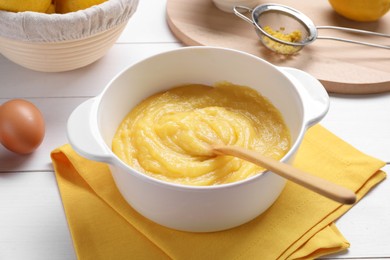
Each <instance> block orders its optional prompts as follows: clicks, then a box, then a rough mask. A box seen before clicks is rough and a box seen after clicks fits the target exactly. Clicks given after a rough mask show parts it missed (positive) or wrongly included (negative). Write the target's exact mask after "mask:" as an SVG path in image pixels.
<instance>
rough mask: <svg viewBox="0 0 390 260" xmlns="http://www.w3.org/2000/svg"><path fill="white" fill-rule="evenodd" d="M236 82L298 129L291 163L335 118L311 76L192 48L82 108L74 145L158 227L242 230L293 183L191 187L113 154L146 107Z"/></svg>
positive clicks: (128, 72) (119, 82) (118, 80)
mask: <svg viewBox="0 0 390 260" xmlns="http://www.w3.org/2000/svg"><path fill="white" fill-rule="evenodd" d="M219 81H228V82H231V83H234V84H238V85H244V86H249V87H252V88H254V89H256V90H257V91H259V92H260V93H261V94H262V95H264V96H265V97H267V98H268V99H269V100H270V101H271V102H272V103H273V104H274V105H275V106H276V107H277V108H278V109H279V110H280V112H281V113H282V115H283V117H284V119H285V121H286V124H287V126H288V127H289V129H290V133H291V141H292V147H291V149H290V150H289V152H288V153H287V154H286V156H285V157H284V158H283V159H282V161H284V162H291V161H292V159H293V157H294V154H295V152H296V151H297V149H298V147H299V145H300V143H301V141H302V138H303V135H304V133H305V131H306V129H307V128H308V127H309V126H311V125H312V124H315V123H316V122H318V121H319V120H320V119H322V117H323V116H324V115H325V114H326V113H327V111H328V108H329V97H328V95H327V92H326V91H325V89H324V88H323V86H322V85H321V83H320V82H319V81H318V80H316V79H315V78H313V77H312V76H310V75H308V74H307V73H305V72H303V71H300V70H297V69H291V68H280V67H276V66H274V65H272V64H270V63H268V62H266V61H264V60H262V59H260V58H258V57H255V56H253V55H250V54H247V53H244V52H240V51H235V50H230V49H224V48H215V47H186V48H180V49H176V50H173V51H169V52H165V53H161V54H158V55H155V56H152V57H150V58H147V59H145V60H143V61H141V62H138V63H136V64H134V65H131V66H130V67H128V68H127V69H125V70H124V71H123V72H121V73H120V74H119V75H118V76H116V77H115V78H114V79H113V80H112V81H111V82H110V83H109V84H108V85H107V86H106V88H105V90H104V91H103V92H102V93H101V94H100V95H98V96H97V97H95V98H92V99H89V100H87V101H86V102H84V103H82V104H81V105H80V106H78V107H77V108H76V109H75V110H74V111H73V113H72V114H71V116H70V118H69V120H68V129H67V133H68V139H69V141H70V144H71V145H72V147H73V148H74V149H75V151H76V152H78V153H79V154H80V155H82V156H85V157H86V158H89V159H91V160H96V161H102V162H106V163H108V164H109V166H110V169H111V172H112V175H113V178H114V180H115V183H116V185H117V187H118V189H119V191H120V192H121V194H122V195H123V197H124V198H125V199H126V201H127V202H128V203H129V204H130V205H131V206H132V207H133V208H134V209H135V210H137V211H138V212H139V213H141V214H142V215H144V216H145V217H147V218H149V219H150V220H152V221H154V222H156V223H159V224H161V225H163V226H166V227H170V228H173V229H178V230H184V231H193V232H209V231H219V230H224V229H228V228H232V227H236V226H239V225H241V224H243V223H246V222H248V221H250V220H252V219H253V218H255V217H257V216H258V215H260V214H261V213H263V212H264V211H265V210H267V209H268V207H269V206H271V205H272V204H273V203H274V201H275V200H276V199H277V198H278V196H279V194H280V193H281V191H282V190H283V187H284V185H285V179H283V178H281V177H279V176H278V175H276V174H274V173H272V172H270V171H266V172H264V173H262V174H259V175H257V176H254V177H252V178H249V179H246V180H243V181H239V182H235V183H231V184H223V185H219V186H207V187H195V186H184V185H178V184H173V183H168V182H164V181H161V180H157V179H154V178H152V177H149V176H147V175H145V174H143V173H141V172H138V171H136V170H134V169H132V168H131V167H130V166H128V165H126V164H125V163H124V162H123V161H121V160H120V159H119V158H118V157H117V156H116V155H115V154H114V153H113V152H112V150H111V143H112V139H113V136H114V134H115V132H116V130H117V128H118V127H119V124H120V123H121V121H122V120H123V119H124V117H125V116H126V114H127V113H128V112H129V111H130V110H131V109H132V108H133V107H135V106H136V105H137V104H138V103H139V102H140V101H142V100H144V99H145V98H147V97H149V96H151V95H153V94H155V93H157V92H161V91H163V90H167V89H169V88H172V87H174V86H178V85H182V84H186V83H200V84H207V85H213V84H214V83H215V82H219Z"/></svg>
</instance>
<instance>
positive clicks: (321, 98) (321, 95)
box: [68, 46, 329, 192]
mask: <svg viewBox="0 0 390 260" xmlns="http://www.w3.org/2000/svg"><path fill="white" fill-rule="evenodd" d="M193 49H218V50H225V51H233V52H237V53H240V54H241V55H246V56H250V57H252V58H255V59H258V60H259V61H261V62H263V63H265V64H267V65H268V66H271V67H272V68H274V69H276V70H278V71H279V72H280V76H281V77H285V78H286V79H287V80H288V81H292V84H293V85H294V86H299V88H304V87H305V86H303V85H305V84H301V83H307V84H314V85H315V86H314V88H313V89H311V90H308V89H306V93H304V94H303V95H304V96H303V97H302V89H301V90H300V92H301V94H299V93H297V95H298V96H300V97H301V99H300V103H301V106H302V109H303V112H304V113H305V112H307V110H308V109H307V108H308V107H309V106H312V105H313V104H315V105H317V109H314V110H315V112H314V113H315V114H314V115H312V116H310V117H309V118H308V119H307V120H306V121H305V120H304V121H303V122H302V123H301V127H300V131H299V134H298V136H297V138H296V140H295V142H294V143H293V144H292V146H291V147H290V150H289V151H288V152H287V154H286V155H285V156H284V157H283V158H282V159H281V161H282V162H285V161H288V159H290V157H291V156H293V155H294V153H295V152H296V151H297V149H298V147H299V146H300V144H301V142H302V139H303V137H304V134H305V132H306V130H307V129H308V128H309V127H310V126H311V125H313V124H315V123H317V122H319V121H320V120H321V119H322V118H323V117H324V116H325V115H326V113H327V111H328V109H329V96H328V94H327V92H326V91H325V89H324V88H323V86H322V85H321V83H320V82H319V81H318V80H316V79H315V78H314V77H312V76H310V75H309V74H307V73H305V72H303V71H300V70H297V69H293V68H284V67H277V66H275V65H273V64H271V63H269V62H268V61H265V60H263V59H261V58H258V57H256V56H254V55H251V54H249V53H246V52H242V51H238V50H233V49H229V48H221V47H206V46H192V47H183V48H179V49H174V50H170V51H166V52H163V53H159V54H156V55H152V56H150V57H148V58H146V59H143V60H141V61H139V62H136V63H133V64H131V65H129V66H128V67H126V68H125V69H123V70H122V71H121V72H120V73H118V74H117V75H116V76H115V77H114V78H113V79H112V80H111V81H110V82H109V83H108V84H107V85H106V87H105V89H104V90H103V91H102V92H101V93H100V94H99V95H98V96H96V97H95V98H91V99H89V100H87V101H86V102H84V103H83V104H81V105H80V106H79V107H78V108H76V110H75V111H73V113H72V115H71V116H70V118H69V121H68V140H69V141H70V143H71V145H72V147H73V148H74V149H75V151H76V152H77V153H79V154H80V155H82V156H85V157H87V158H88V159H92V160H96V161H101V162H106V163H108V164H110V165H115V166H119V167H120V168H122V169H124V170H125V171H127V172H126V173H127V174H134V177H137V178H139V179H142V180H143V181H147V182H148V183H152V184H155V185H159V186H164V187H166V188H171V189H176V190H187V191H189V190H191V191H195V192H196V191H198V192H202V191H210V190H220V189H229V188H232V187H237V186H241V185H246V184H249V183H251V182H252V181H254V180H257V179H261V178H265V176H267V175H269V174H274V173H272V172H271V171H268V170H266V171H264V172H263V173H261V174H258V175H255V176H252V177H250V178H247V179H244V180H241V181H237V182H232V183H227V184H220V185H214V186H190V185H182V184H176V183H172V182H167V181H163V180H159V179H156V178H153V177H151V176H148V175H146V174H144V173H142V172H139V171H137V170H136V169H134V168H132V167H130V166H129V165H127V164H126V163H125V162H123V161H122V160H121V159H119V157H118V156H117V155H115V154H114V153H113V151H112V150H111V148H110V147H109V146H108V145H107V144H106V143H105V142H104V141H103V136H102V134H101V132H100V130H97V129H99V122H98V114H99V110H100V103H101V101H102V98H103V97H104V95H105V93H106V92H107V91H108V89H109V88H110V86H111V85H112V84H113V82H115V81H116V80H117V79H118V78H120V77H121V76H122V75H123V74H124V73H125V72H126V71H127V70H128V69H129V68H131V67H132V66H136V65H138V64H142V63H144V62H147V61H148V60H149V59H154V58H156V57H158V56H161V55H167V54H169V53H171V52H180V51H190V50H193ZM301 81H304V82H301ZM295 91H296V92H298V90H296V89H295ZM310 99H312V100H313V101H314V103H311V104H309V105H307V107H306V108H305V104H304V102H303V101H308V100H310ZM311 108H312V107H311ZM80 109H85V110H88V111H87V113H88V114H89V118H88V122H87V123H88V124H89V125H90V128H91V131H92V138H93V139H94V141H95V142H97V143H96V144H95V148H97V149H100V151H102V153H101V154H100V155H91V154H90V153H88V152H85V150H83V149H80V148H79V147H80V146H79V143H78V141H81V139H80V138H79V137H77V135H78V134H79V133H78V129H80V127H79V128H78V129H71V128H72V127H73V126H74V125H75V124H76V122H77V123H80V121H79V118H77V117H75V116H73V115H74V114H77V113H76V111H77V110H80ZM84 137H85V136H84Z"/></svg>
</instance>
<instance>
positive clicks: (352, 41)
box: [317, 25, 390, 50]
mask: <svg viewBox="0 0 390 260" xmlns="http://www.w3.org/2000/svg"><path fill="white" fill-rule="evenodd" d="M317 29H330V30H339V31H346V32H351V33H357V34H366V35H373V36H379V37H385V38H390V34H386V33H378V32H371V31H366V30H359V29H353V28H347V27H339V26H330V25H324V26H317ZM317 39H324V40H334V41H340V42H348V43H354V44H360V45H365V46H370V47H376V48H382V49H388V50H390V45H381V44H376V43H370V42H362V41H355V40H350V39H344V38H340V37H333V36H317Z"/></svg>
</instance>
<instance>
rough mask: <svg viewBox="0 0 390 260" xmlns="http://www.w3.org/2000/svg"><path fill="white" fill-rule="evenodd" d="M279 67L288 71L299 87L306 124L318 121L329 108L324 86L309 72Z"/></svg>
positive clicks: (310, 124) (309, 124)
mask: <svg viewBox="0 0 390 260" xmlns="http://www.w3.org/2000/svg"><path fill="white" fill-rule="evenodd" d="M279 68H280V69H282V71H283V72H286V74H287V75H288V76H289V78H290V79H291V80H292V81H293V82H294V84H295V85H297V86H298V88H299V92H300V94H301V96H302V99H303V100H304V109H305V122H306V125H307V126H308V127H310V126H312V125H314V124H316V123H318V122H319V121H320V120H321V119H322V118H323V117H324V116H325V115H326V113H327V112H328V110H329V95H328V92H326V90H325V88H324V86H323V85H322V84H321V82H320V81H318V80H317V79H316V78H315V77H313V76H312V75H310V74H309V73H307V72H304V71H302V70H299V69H295V68H288V67H279ZM296 83H298V84H296ZM301 90H302V91H301Z"/></svg>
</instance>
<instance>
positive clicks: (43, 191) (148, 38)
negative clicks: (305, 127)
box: [0, 0, 390, 260]
mask: <svg viewBox="0 0 390 260" xmlns="http://www.w3.org/2000/svg"><path fill="white" fill-rule="evenodd" d="M165 5H166V2H165V1H162V0H159V1H152V0H142V1H140V4H139V6H138V10H137V12H136V14H135V15H134V16H133V17H132V18H131V20H130V22H129V23H128V26H127V27H126V29H125V31H124V33H123V34H122V36H121V37H120V38H119V40H118V41H117V43H116V44H115V45H114V46H113V48H112V49H111V50H110V51H109V52H108V53H107V55H106V56H104V57H103V58H102V59H101V60H99V61H98V62H96V63H94V64H92V65H90V66H88V67H85V68H82V69H78V70H75V71H71V72H64V73H40V72H34V71H31V70H28V69H25V68H22V67H20V66H18V65H16V64H14V63H12V62H11V61H8V60H7V59H6V58H4V57H3V56H1V55H0V104H1V103H3V102H5V101H7V100H8V99H11V98H24V99H27V100H30V101H32V102H33V103H34V104H36V105H37V106H38V108H39V109H40V110H41V111H42V112H43V114H44V117H45V120H46V124H47V129H46V131H47V132H46V136H45V139H44V142H43V143H42V145H41V146H40V147H39V149H38V150H37V151H35V152H34V153H33V154H31V155H28V156H18V155H15V154H13V153H11V152H9V151H7V150H6V149H5V148H3V147H0V259H7V260H8V259H12V260H16V259H23V260H24V259H39V260H42V259H50V260H54V259H67V260H68V259H75V258H76V255H75V252H74V249H73V245H72V240H71V238H70V234H69V230H68V227H67V222H66V219H65V215H64V211H63V208H62V204H61V198H60V195H59V191H58V188H57V184H56V181H55V177H54V173H53V168H52V165H51V161H50V152H51V151H52V150H53V149H54V148H56V147H58V146H60V145H62V144H65V143H67V139H66V121H67V118H68V116H69V114H70V113H71V111H73V109H74V108H75V107H76V106H77V105H79V104H80V103H81V102H83V101H84V100H86V99H88V98H90V97H93V96H95V95H97V94H99V93H100V92H101V91H102V90H103V88H104V87H105V85H106V83H107V82H108V81H109V80H110V79H111V78H112V77H113V76H114V75H116V74H117V73H118V72H119V71H121V70H122V69H123V68H125V67H126V66H128V65H130V64H132V63H134V62H136V61H138V60H140V59H143V58H145V57H147V56H150V55H152V54H155V53H158V52H161V51H166V50H170V49H174V48H179V47H181V46H182V45H181V44H180V43H179V41H178V40H177V39H175V37H174V36H173V35H172V34H171V32H170V30H169V28H168V26H167V24H166V20H165ZM322 125H324V126H325V127H327V128H328V129H329V130H331V131H332V132H333V133H335V134H336V135H338V136H339V137H341V138H343V139H344V140H345V141H347V142H349V143H350V144H352V145H354V146H355V147H356V148H358V149H360V150H362V151H364V152H365V153H367V154H370V155H373V156H375V157H377V158H380V159H382V160H384V161H386V162H387V166H386V167H385V168H384V170H385V171H389V170H390V166H389V163H390V93H388V94H380V95H367V96H346V95H331V108H330V111H329V113H328V115H327V116H326V118H325V119H324V120H323V121H322ZM337 226H338V227H339V229H340V230H341V231H342V233H343V234H344V235H345V237H346V238H347V239H348V240H349V241H350V242H351V248H350V249H349V250H348V251H347V252H344V253H342V254H337V255H334V256H331V257H328V258H339V259H340V258H341V259H343V258H344V259H361V258H370V259H374V258H375V259H377V258H390V180H389V179H387V180H385V181H384V182H382V183H381V184H380V185H379V186H378V187H377V188H375V189H374V190H373V191H372V192H370V193H369V194H368V195H367V196H366V197H365V198H364V199H363V200H362V201H361V202H360V203H359V204H358V205H356V206H355V207H353V208H352V209H351V210H350V211H349V212H348V213H347V214H346V215H344V216H343V217H342V218H341V219H340V220H338V221H337Z"/></svg>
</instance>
